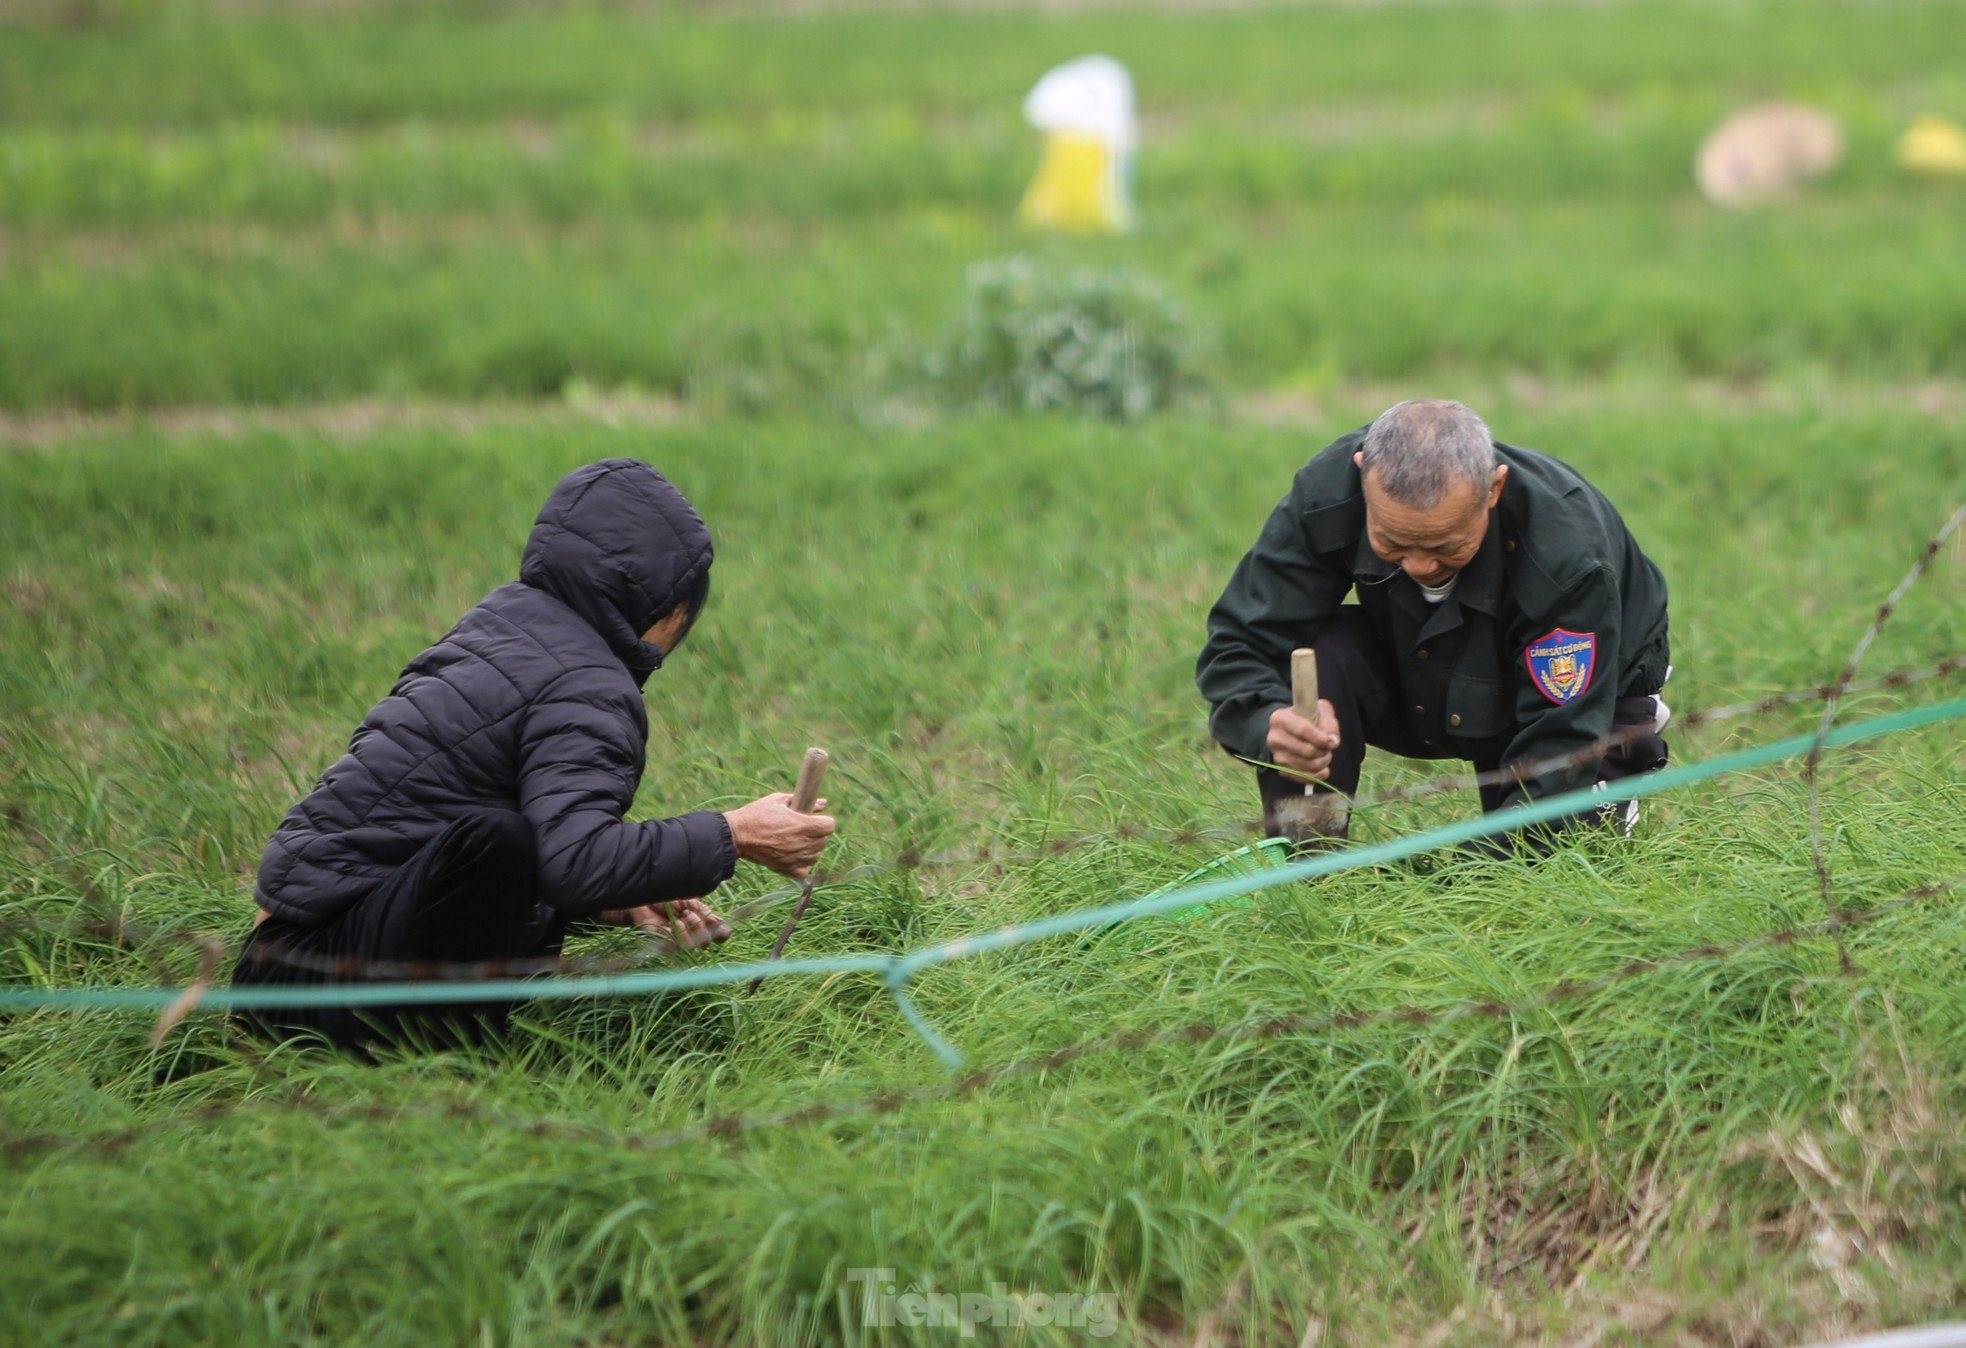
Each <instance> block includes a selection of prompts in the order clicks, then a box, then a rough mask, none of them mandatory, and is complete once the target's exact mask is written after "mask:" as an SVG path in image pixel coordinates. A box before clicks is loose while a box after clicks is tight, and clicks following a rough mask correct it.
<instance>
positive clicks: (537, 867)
mask: <svg viewBox="0 0 1966 1348" xmlns="http://www.w3.org/2000/svg"><path fill="white" fill-rule="evenodd" d="M711 559H712V549H711V544H710V531H709V529H708V528H707V527H706V526H705V525H704V523H703V520H702V519H701V518H700V517H699V516H698V515H697V513H696V511H695V509H694V508H693V507H692V506H691V505H690V503H689V501H688V500H687V499H685V498H684V496H683V494H682V493H681V492H680V491H678V490H676V488H675V487H674V486H672V485H671V484H670V483H669V482H668V480H667V479H665V478H664V477H663V476H662V475H661V474H660V473H658V472H656V471H655V469H653V468H651V467H649V466H648V465H647V464H645V463H640V462H637V461H635V460H633V459H606V460H603V461H601V462H599V463H592V464H588V465H587V466H586V467H584V468H580V469H576V470H575V471H574V472H572V473H570V474H568V475H567V477H565V478H564V479H562V480H561V482H560V484H559V485H558V486H557V487H555V488H554V489H553V494H552V495H551V496H550V497H549V498H548V499H547V502H546V505H545V507H544V508H543V509H542V510H541V511H540V512H539V518H538V520H537V522H536V523H535V524H534V525H533V530H532V535H531V537H530V538H528V539H527V541H526V547H525V554H524V557H523V560H522V562H521V565H520V569H519V579H518V580H517V581H516V582H513V583H511V584H507V585H501V586H500V587H499V588H497V589H495V590H493V591H492V592H491V593H490V594H489V595H487V596H485V598H484V600H483V601H482V602H481V603H479V604H478V606H477V607H476V608H473V609H472V610H471V611H470V612H469V613H466V614H465V615H464V617H463V618H461V619H459V621H458V623H457V625H456V626H455V627H453V628H452V629H451V630H450V631H449V632H448V633H446V634H445V635H444V636H443V637H442V638H441V639H440V640H439V641H438V642H437V643H436V644H435V645H434V646H432V647H430V649H428V650H426V651H425V652H423V654H421V655H419V656H417V657H416V659H414V660H412V661H411V662H410V664H409V667H408V668H406V669H405V670H404V671H403V673H402V675H401V677H399V678H398V679H397V680H396V685H395V687H394V688H392V689H390V691H389V695H388V696H387V697H385V698H384V699H383V700H382V701H381V702H378V703H377V704H376V705H375V706H374V708H372V709H371V710H370V711H369V714H368V715H367V716H366V717H364V718H363V720H362V724H361V726H360V727H359V728H358V729H357V730H356V731H355V734H354V737H353V739H352V740H350V742H349V745H348V752H347V753H346V754H344V755H343V756H342V758H341V759H340V761H339V762H337V763H335V764H334V766H332V767H330V768H329V769H328V770H327V772H326V773H325V774H323V775H322V777H321V780H320V782H319V784H318V785H316V786H315V788H314V790H313V791H312V792H311V793H310V794H309V795H308V796H307V797H306V798H305V799H304V800H302V801H301V802H300V803H299V804H298V805H296V806H294V807H293V809H292V810H290V811H288V813H287V816H286V818H285V819H284V820H282V821H281V823H280V826H279V828H278V830H277V831H276V832H275V833H274V834H273V837H272V840H271V841H270V842H268V844H267V847H266V852H265V855H264V856H263V857H262V859H261V861H260V867H259V878H258V884H257V886H256V889H255V894H254V898H255V899H256V901H257V902H258V904H259V908H260V912H259V915H258V919H257V921H256V924H255V926H254V929H253V933H252V937H251V939H250V940H249V941H248V942H247V945H246V948H245V951H244V952H243V953H242V954H241V956H240V959H239V964H238V967H237V969H236V970H235V972H234V974H233V982H234V984H235V985H240V984H305V983H323V982H334V981H341V980H343V979H347V978H359V977H362V976H363V969H364V966H366V965H369V964H373V963H375V962H379V961H386V962H389V963H400V962H403V961H412V962H414V961H446V962H449V961H466V962H476V961H486V960H499V959H509V958H523V957H527V956H533V955H541V954H550V953H553V952H556V951H557V950H558V949H559V947H560V943H561V940H562V938H563V936H564V934H565V932H566V930H567V928H568V926H569V924H570V923H572V922H573V921H575V920H578V919H595V920H602V921H614V922H623V923H633V924H635V925H639V926H642V927H645V928H648V929H651V930H664V929H666V930H668V931H670V932H672V933H674V934H675V935H677V936H678V938H679V939H680V940H681V941H682V942H683V943H685V944H697V943H701V941H702V940H704V939H706V938H709V937H713V936H714V937H719V938H720V937H721V936H722V935H726V934H728V931H727V929H726V928H724V927H723V924H722V923H721V921H720V920H719V919H718V918H717V917H716V915H715V914H714V913H713V912H711V911H710V910H709V908H708V907H707V906H706V905H704V904H703V902H702V899H703V897H704V896H706V895H708V894H709V893H710V892H711V891H712V890H714V889H716V887H717V886H718V885H720V884H722V883H723V882H724V881H725V880H727V879H728V878H730V875H731V873H732V871H733V870H734V869H735V867H736V864H737V862H738V861H739V860H747V861H753V862H758V863H761V864H763V865H765V866H768V867H770V868H772V869H774V870H777V871H780V872H782V873H784V874H786V875H789V876H792V877H793V878H795V879H802V878H804V877H805V875H806V874H807V873H808V872H809V871H810V868H811V866H812V864H813V863H814V862H815V861H816V860H817V859H818V857H819V854H820V852H821V851H822V850H823V849H824V847H825V845H826V839H827V837H828V836H829V835H830V834H831V833H832V832H833V828H834V821H833V820H832V819H831V818H830V817H828V816H826V815H825V814H824V813H823V811H822V812H820V813H815V814H811V815H804V814H799V813H796V812H795V811H793V810H792V809H791V808H790V802H791V797H790V796H789V795H788V794H784V793H780V794H776V795H770V796H765V797H763V798H761V799H759V800H755V801H752V802H751V803H750V804H748V805H745V806H743V807H742V808H740V809H737V810H734V811H732V812H730V813H728V814H720V813H716V812H713V811H708V810H705V811H698V812H696V813H692V814H685V815H681V816H678V817H676V818H673V819H655V820H645V821H637V822H629V821H627V820H625V819H624V818H623V815H624V814H625V813H626V812H627V810H628V807H629V804H630V803H631V802H632V801H633V800H634V798H635V791H636V788H637V787H638V786H639V785H640V783H641V778H642V769H643V765H644V758H645V754H646V750H647V742H648V713H647V711H646V709H645V708H644V707H643V705H642V686H643V684H644V683H646V681H647V680H648V677H649V675H650V674H652V673H654V672H655V671H656V670H657V669H659V668H660V667H661V666H662V662H663V660H664V659H665V658H666V656H667V655H668V654H669V653H671V652H672V651H674V650H675V648H676V645H677V644H678V643H679V642H680V641H681V640H682V639H683V636H684V635H685V634H686V633H687V632H688V630H689V628H690V625H691V624H692V623H694V622H695V621H696V620H697V618H698V617H700V616H701V614H702V612H703V606H704V603H705V601H706V599H707V598H708V596H709V589H710V563H711ZM821 805H822V807H823V805H824V802H821ZM506 1009H507V1008H506V1007H504V1006H501V1005H486V1004H472V1005H458V1004H452V1005H449V1006H442V1007H437V1008H433V1009H430V1010H426V1011H425V1012H423V1013H421V1015H422V1017H425V1018H435V1019H450V1018H452V1017H454V1016H457V1015H459V1014H462V1013H469V1022H468V1023H471V1024H474V1025H475V1024H478V1023H483V1022H487V1021H488V1022H490V1023H494V1024H496V1023H501V1022H502V1020H503V1017H504V1014H505V1011H506ZM407 1018H409V1013H408V1012H406V1011H404V1010H400V1009H393V1008H380V1009H359V1008H348V1007H328V1008H320V1009H306V1010H299V1009H293V1010H282V1011H279V1012H277V1013H262V1015H261V1016H260V1018H259V1023H260V1024H261V1025H262V1026H263V1027H265V1028H266V1029H268V1030H270V1031H271V1032H273V1033H275V1034H283V1035H284V1034H293V1033H303V1032H309V1031H312V1032H317V1033H319V1034H322V1035H324V1036H325V1037H327V1038H328V1039H330V1040H332V1041H334V1042H336V1043H340V1044H344V1045H352V1044H359V1043H363V1042H366V1041H368V1040H370V1039H372V1038H375V1037H378V1036H379V1035H385V1034H387V1033H389V1032H391V1031H392V1030H393V1029H394V1028H396V1027H398V1026H400V1025H401V1024H402V1023H403V1022H404V1020H405V1019H407Z"/></svg>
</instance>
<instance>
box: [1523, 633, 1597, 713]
mask: <svg viewBox="0 0 1966 1348" xmlns="http://www.w3.org/2000/svg"><path fill="white" fill-rule="evenodd" d="M1522 660H1523V663H1524V664H1526V665H1527V666H1529V678H1530V681H1531V682H1532V683H1534V684H1535V685H1536V691H1538V692H1539V693H1541V694H1542V695H1543V696H1544V697H1546V698H1548V699H1549V700H1550V701H1552V702H1554V703H1555V704H1556V705H1557V706H1559V707H1561V706H1563V705H1564V704H1565V703H1567V702H1575V701H1576V700H1577V699H1578V698H1580V697H1582V696H1583V695H1584V692H1585V690H1586V689H1588V688H1589V687H1590V686H1591V676H1592V675H1593V674H1595V673H1597V633H1595V632H1572V631H1569V630H1567V629H1565V628H1562V627H1559V628H1556V629H1554V630H1553V631H1551V632H1549V633H1547V634H1545V635H1543V636H1540V637H1537V638H1536V639H1535V640H1534V641H1532V642H1530V643H1529V645H1528V647H1527V648H1525V649H1524V650H1523V652H1522Z"/></svg>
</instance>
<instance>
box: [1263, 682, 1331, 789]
mask: <svg viewBox="0 0 1966 1348" xmlns="http://www.w3.org/2000/svg"><path fill="white" fill-rule="evenodd" d="M1317 710H1318V720H1319V722H1320V723H1321V724H1318V725H1312V724H1311V723H1310V721H1308V720H1307V719H1305V718H1304V717H1302V716H1299V715H1298V714H1297V711H1296V709H1295V708H1293V707H1278V708H1277V709H1276V710H1275V711H1273V712H1271V713H1270V738H1269V746H1270V761H1271V762H1273V763H1276V764H1278V765H1279V766H1281V767H1286V768H1289V769H1291V770H1292V771H1293V772H1298V773H1301V774H1303V775H1304V776H1306V777H1329V776H1330V775H1331V752H1332V750H1334V749H1336V748H1337V747H1338V709H1337V708H1336V707H1333V706H1332V705H1331V702H1330V700H1329V699H1319V701H1318V704H1317Z"/></svg>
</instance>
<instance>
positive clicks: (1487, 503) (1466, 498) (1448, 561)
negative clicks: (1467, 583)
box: [1352, 455, 1509, 588]
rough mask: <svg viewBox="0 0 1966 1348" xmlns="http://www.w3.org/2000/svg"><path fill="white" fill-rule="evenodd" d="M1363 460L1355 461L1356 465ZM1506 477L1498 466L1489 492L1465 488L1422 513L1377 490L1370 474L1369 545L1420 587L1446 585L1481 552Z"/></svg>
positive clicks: (1367, 505)
mask: <svg viewBox="0 0 1966 1348" xmlns="http://www.w3.org/2000/svg"><path fill="white" fill-rule="evenodd" d="M1360 457H1361V456H1360V455H1353V456H1352V459H1353V462H1357V461H1358V459H1359V458H1360ZM1508 476H1509V469H1508V465H1507V464H1501V465H1498V466H1497V467H1496V469H1495V477H1494V480H1493V481H1492V482H1491V483H1490V484H1489V487H1488V490H1487V491H1482V490H1480V489H1479V488H1477V487H1476V486H1475V485H1474V484H1473V483H1472V482H1464V483H1461V484H1459V485H1458V486H1457V487H1456V488H1455V489H1454V490H1453V491H1451V492H1449V493H1448V494H1447V495H1446V496H1445V497H1443V498H1441V500H1440V501H1439V502H1438V503H1437V504H1435V505H1431V506H1427V507H1424V508H1422V507H1420V506H1413V505H1407V504H1405V503H1404V502H1401V501H1396V500H1394V499H1393V498H1392V497H1390V496H1388V495H1387V494H1386V493H1385V492H1383V491H1381V490H1379V475H1378V473H1377V472H1376V471H1371V470H1368V471H1367V472H1366V474H1365V477H1364V479H1363V481H1364V486H1365V541H1366V543H1367V545H1368V546H1370V547H1371V549H1372V551H1373V552H1374V553H1375V554H1376V555H1377V556H1378V557H1379V559H1380V560H1381V561H1385V562H1391V563H1393V564H1394V565H1396V566H1398V567H1399V569H1400V570H1402V571H1404V572H1405V573H1406V574H1407V575H1408V576H1410V577H1412V578H1413V580H1415V581H1416V582H1418V583H1419V584H1421V585H1426V586H1431V587H1436V588H1437V587H1439V586H1442V585H1445V584H1447V582H1448V581H1450V580H1452V579H1454V577H1455V576H1456V575H1458V574H1459V573H1460V570H1461V568H1462V567H1464V566H1466V565H1467V564H1468V563H1469V562H1471V561H1473V560H1474V555H1475V554H1476V553H1477V552H1479V551H1481V541H1482V539H1484V538H1486V537H1487V536H1488V512H1489V511H1491V510H1493V509H1494V508H1495V503H1496V502H1497V501H1500V500H1501V499H1502V483H1503V482H1504V481H1506V480H1507V478H1508Z"/></svg>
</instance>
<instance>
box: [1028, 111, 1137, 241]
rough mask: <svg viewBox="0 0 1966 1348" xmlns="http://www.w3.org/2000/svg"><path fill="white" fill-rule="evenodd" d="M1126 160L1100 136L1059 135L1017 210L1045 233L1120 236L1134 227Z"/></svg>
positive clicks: (1047, 145)
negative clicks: (1052, 230)
mask: <svg viewBox="0 0 1966 1348" xmlns="http://www.w3.org/2000/svg"><path fill="white" fill-rule="evenodd" d="M1119 160H1120V157H1119V155H1117V154H1116V153H1114V151H1113V150H1112V149H1110V148H1109V147H1108V146H1107V145H1106V144H1105V143H1104V142H1102V141H1101V140H1099V139H1098V138H1097V137H1094V136H1087V135H1079V134H1075V133H1073V132H1070V131H1054V132H1052V133H1050V134H1049V135H1047V136H1046V137H1045V139H1044V157H1043V158H1042V159H1041V160H1039V161H1038V171H1037V174H1036V175H1035V176H1034V177H1033V178H1032V179H1031V185H1030V186H1029V187H1027V188H1026V189H1025V190H1024V200H1023V203H1022V204H1021V205H1020V206H1019V207H1018V208H1017V214H1018V216H1019V218H1020V219H1022V220H1023V221H1024V223H1025V224H1028V225H1036V226H1037V227H1039V228H1040V229H1056V230H1063V231H1065V232H1067V233H1071V234H1117V233H1120V232H1122V231H1124V230H1126V229H1129V228H1131V227H1132V224H1133V212H1132V210H1131V209H1130V207H1129V206H1128V203H1127V199H1126V183H1125V181H1124V174H1123V172H1122V167H1121V164H1120V162H1119Z"/></svg>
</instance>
